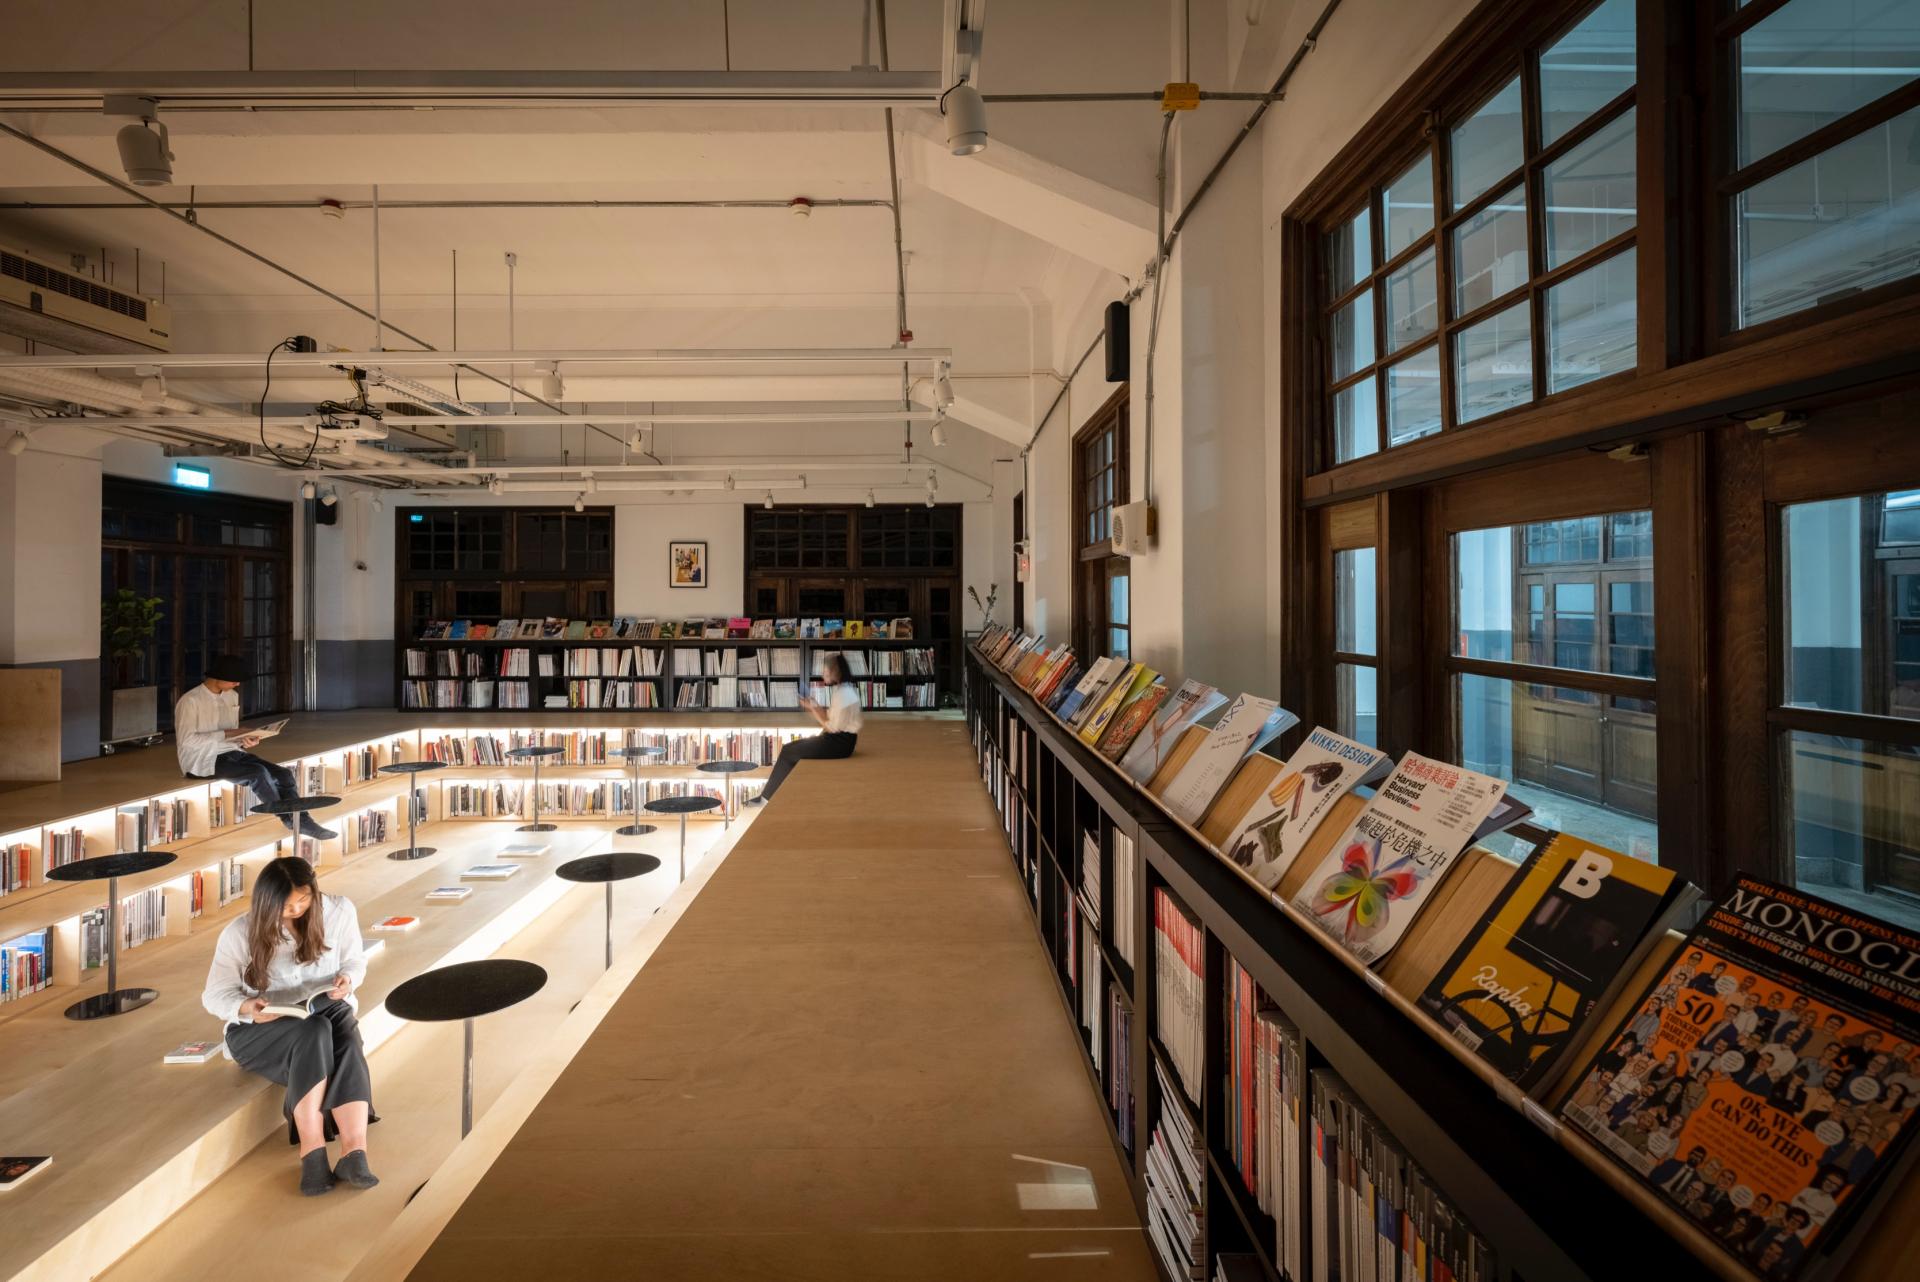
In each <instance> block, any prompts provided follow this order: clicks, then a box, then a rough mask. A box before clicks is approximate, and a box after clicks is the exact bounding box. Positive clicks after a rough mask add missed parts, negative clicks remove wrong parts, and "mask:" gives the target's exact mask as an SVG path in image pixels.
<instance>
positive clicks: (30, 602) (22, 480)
mask: <svg viewBox="0 0 1920 1282" xmlns="http://www.w3.org/2000/svg"><path fill="white" fill-rule="evenodd" d="M72 448H73V447H72V444H71V443H63V442H61V441H60V440H58V439H56V437H55V434H54V433H49V432H36V433H34V441H33V445H32V446H31V447H30V448H29V449H28V450H27V452H26V453H25V454H22V455H20V456H19V457H18V458H15V457H12V456H10V455H4V454H0V543H3V544H4V546H0V559H5V560H6V561H7V562H8V563H9V565H8V571H7V577H6V579H5V580H0V582H4V584H5V587H6V592H5V594H4V599H0V663H6V664H13V663H44V662H49V661H66V660H74V659H97V658H99V657H100V461H99V459H98V458H96V457H94V452H93V450H91V449H89V448H86V446H85V445H84V444H83V445H81V446H80V448H79V449H77V450H73V452H67V451H68V450H70V449H72Z"/></svg>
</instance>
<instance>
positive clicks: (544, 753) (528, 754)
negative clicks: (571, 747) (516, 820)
mask: <svg viewBox="0 0 1920 1282" xmlns="http://www.w3.org/2000/svg"><path fill="white" fill-rule="evenodd" d="M565 751H566V749H565V748H508V749H507V756H508V757H509V758H511V759H512V760H514V761H531V762H533V822H532V823H530V824H521V825H520V826H519V827H518V828H515V829H514V831H515V832H552V831H553V829H554V825H552V824H545V823H541V822H540V762H541V759H542V758H545V757H557V756H559V755H560V754H561V753H563V752H565Z"/></svg>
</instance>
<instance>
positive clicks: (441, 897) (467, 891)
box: [427, 886, 473, 902]
mask: <svg viewBox="0 0 1920 1282" xmlns="http://www.w3.org/2000/svg"><path fill="white" fill-rule="evenodd" d="M472 893H473V887H472V886H435V887H434V888H433V889H432V890H429V891H428V892H427V898H428V899H431V900H435V901H436V902H445V901H450V900H456V899H465V898H466V897H467V896H468V895H471V894H472Z"/></svg>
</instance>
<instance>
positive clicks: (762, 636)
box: [747, 619, 773, 641]
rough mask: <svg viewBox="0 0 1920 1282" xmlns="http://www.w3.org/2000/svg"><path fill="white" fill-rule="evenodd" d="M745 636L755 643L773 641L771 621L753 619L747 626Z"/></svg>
mask: <svg viewBox="0 0 1920 1282" xmlns="http://www.w3.org/2000/svg"><path fill="white" fill-rule="evenodd" d="M747 636H748V637H749V638H750V639H752V640H755V641H771V640H773V620H772V619H755V620H753V622H752V623H750V624H749V625H748V626H747Z"/></svg>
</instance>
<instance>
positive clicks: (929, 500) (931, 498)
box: [927, 494, 933, 507]
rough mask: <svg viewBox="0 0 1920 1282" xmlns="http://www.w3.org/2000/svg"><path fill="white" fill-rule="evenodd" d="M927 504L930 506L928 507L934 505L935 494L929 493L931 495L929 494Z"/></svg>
mask: <svg viewBox="0 0 1920 1282" xmlns="http://www.w3.org/2000/svg"><path fill="white" fill-rule="evenodd" d="M927 506H928V507H932V506H933V495H931V494H929V495H927Z"/></svg>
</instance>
